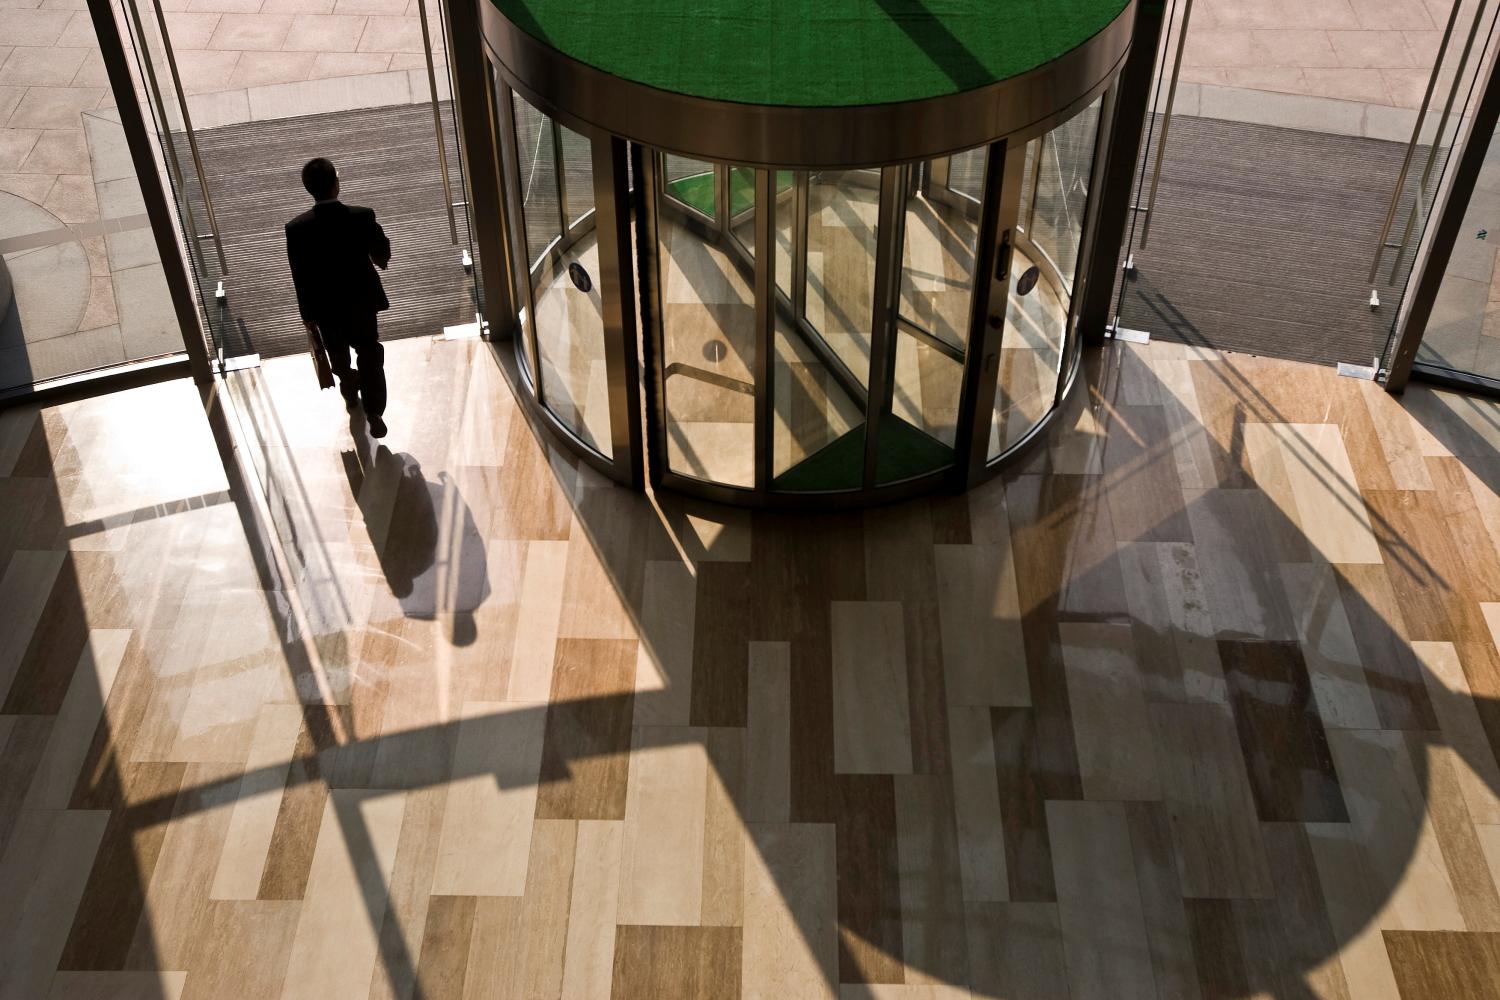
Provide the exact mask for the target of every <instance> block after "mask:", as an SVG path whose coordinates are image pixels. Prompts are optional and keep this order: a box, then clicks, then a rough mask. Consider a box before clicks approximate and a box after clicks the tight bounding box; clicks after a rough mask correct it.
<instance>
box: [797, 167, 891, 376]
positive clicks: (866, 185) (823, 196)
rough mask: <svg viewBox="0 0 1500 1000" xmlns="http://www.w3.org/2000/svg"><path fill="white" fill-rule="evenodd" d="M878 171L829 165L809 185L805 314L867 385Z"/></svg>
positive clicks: (842, 361) (846, 367) (849, 369)
mask: <svg viewBox="0 0 1500 1000" xmlns="http://www.w3.org/2000/svg"><path fill="white" fill-rule="evenodd" d="M879 215H880V173H879V171H869V170H829V171H823V172H821V173H815V174H813V175H812V176H811V178H810V181H809V185H808V198H807V251H806V252H807V258H806V259H807V275H806V279H805V284H806V304H805V306H804V313H803V318H804V319H805V320H806V322H807V325H808V327H809V328H811V330H812V331H813V333H814V334H815V335H816V336H817V337H818V338H819V339H820V340H821V341H822V342H823V344H824V345H825V346H826V347H827V348H828V349H829V350H830V351H831V352H832V354H833V358H834V359H836V364H837V365H838V366H841V367H842V368H843V369H844V371H845V373H847V375H848V376H849V377H851V378H853V380H854V381H855V382H856V383H857V384H858V386H859V387H860V388H861V389H864V390H867V389H868V388H869V384H870V383H869V372H870V347H871V342H872V329H871V328H872V326H873V323H874V315H875V314H874V293H875V260H876V232H875V229H876V222H877V219H878V217H879Z"/></svg>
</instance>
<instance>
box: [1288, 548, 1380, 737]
mask: <svg viewBox="0 0 1500 1000" xmlns="http://www.w3.org/2000/svg"><path fill="white" fill-rule="evenodd" d="M1281 580H1282V583H1283V585H1284V586H1285V587H1286V596H1287V604H1288V606H1289V607H1290V608H1291V610H1292V617H1293V619H1294V620H1295V621H1296V623H1297V634H1298V637H1299V638H1300V639H1301V642H1302V653H1303V659H1304V660H1305V661H1306V663H1307V673H1308V679H1309V680H1310V681H1311V683H1312V689H1313V697H1314V698H1315V699H1317V706H1318V715H1319V717H1320V718H1321V719H1322V722H1323V725H1324V727H1325V728H1333V729H1378V728H1379V727H1380V716H1379V715H1378V714H1377V713H1376V711H1375V702H1374V700H1373V699H1372V698H1371V697H1370V688H1369V684H1368V683H1367V682H1366V679H1365V669H1364V664H1363V663H1361V662H1360V658H1359V646H1358V645H1357V644H1356V643H1355V641H1354V632H1353V629H1351V628H1350V625H1349V616H1348V614H1347V613H1346V611H1345V608H1344V602H1343V598H1342V597H1341V596H1340V593H1339V585H1338V579H1337V577H1336V576H1335V574H1334V570H1333V568H1332V567H1331V566H1327V565H1324V564H1313V563H1284V564H1283V565H1282V566H1281Z"/></svg>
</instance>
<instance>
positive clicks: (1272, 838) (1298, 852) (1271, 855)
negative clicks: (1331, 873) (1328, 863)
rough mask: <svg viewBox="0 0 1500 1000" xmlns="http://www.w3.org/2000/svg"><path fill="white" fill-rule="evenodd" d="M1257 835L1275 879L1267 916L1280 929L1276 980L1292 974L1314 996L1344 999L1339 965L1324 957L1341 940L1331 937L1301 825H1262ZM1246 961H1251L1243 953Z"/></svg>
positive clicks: (1344, 986)
mask: <svg viewBox="0 0 1500 1000" xmlns="http://www.w3.org/2000/svg"><path fill="white" fill-rule="evenodd" d="M1261 834H1262V836H1263V838H1264V840H1265V844H1266V860H1267V861H1268V862H1270V865H1271V870H1272V871H1273V872H1275V877H1276V909H1275V912H1274V914H1273V919H1274V920H1275V922H1276V926H1277V927H1279V928H1280V930H1281V932H1282V937H1281V939H1280V940H1281V943H1282V945H1283V946H1284V954H1285V956H1286V960H1285V961H1284V963H1283V969H1282V971H1281V981H1282V982H1283V983H1287V982H1289V980H1288V979H1287V976H1288V975H1290V974H1295V975H1298V976H1300V977H1301V978H1302V979H1303V980H1305V981H1306V983H1307V984H1308V986H1310V987H1311V988H1312V990H1313V992H1314V993H1315V994H1316V995H1317V996H1319V997H1322V998H1326V1000H1344V998H1349V987H1348V984H1347V983H1346V982H1345V981H1344V970H1343V967H1342V966H1341V965H1340V964H1339V963H1338V962H1336V961H1329V959H1330V957H1331V956H1333V955H1335V954H1337V952H1338V950H1339V948H1340V946H1341V944H1342V942H1340V941H1339V940H1338V939H1337V938H1336V937H1335V936H1334V933H1333V927H1332V925H1331V923H1330V922H1329V919H1328V905H1327V902H1326V901H1325V899H1324V897H1323V885H1322V883H1321V882H1320V881H1319V877H1318V870H1317V867H1316V863H1315V862H1314V860H1313V853H1312V847H1311V845H1310V844H1309V843H1308V839H1307V827H1305V826H1303V825H1302V824H1300V823H1265V824H1262V826H1261ZM1247 962H1251V964H1254V963H1253V961H1251V959H1250V957H1249V956H1247ZM1280 995H1282V996H1285V995H1287V994H1286V993H1282V994H1280ZM1350 1000H1358V998H1350Z"/></svg>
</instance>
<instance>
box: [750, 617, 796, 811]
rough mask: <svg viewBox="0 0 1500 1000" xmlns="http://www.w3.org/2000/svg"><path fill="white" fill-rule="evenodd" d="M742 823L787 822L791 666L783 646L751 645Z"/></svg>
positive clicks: (786, 648) (776, 643)
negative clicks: (743, 816)
mask: <svg viewBox="0 0 1500 1000" xmlns="http://www.w3.org/2000/svg"><path fill="white" fill-rule="evenodd" d="M749 670H750V681H749V702H748V704H747V706H746V710H745V711H746V727H745V740H746V752H745V795H744V800H745V821H746V822H754V823H785V822H787V821H788V820H790V819H791V768H792V762H791V752H792V744H791V740H792V676H791V671H792V664H791V647H790V646H789V645H788V644H787V643H785V642H752V643H750V666H749Z"/></svg>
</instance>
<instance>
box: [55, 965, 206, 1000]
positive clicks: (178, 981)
mask: <svg viewBox="0 0 1500 1000" xmlns="http://www.w3.org/2000/svg"><path fill="white" fill-rule="evenodd" d="M187 975H188V974H187V973H186V972H59V973H58V974H57V975H56V976H54V977H53V979H52V992H50V993H48V994H47V996H48V998H49V1000H180V998H181V997H182V995H183V989H184V988H185V987H186V986H187Z"/></svg>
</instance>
